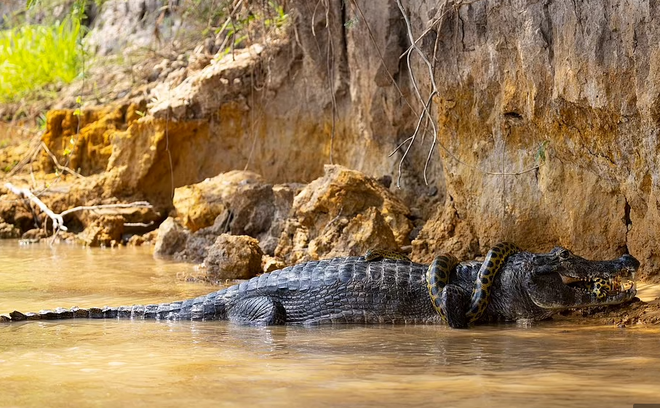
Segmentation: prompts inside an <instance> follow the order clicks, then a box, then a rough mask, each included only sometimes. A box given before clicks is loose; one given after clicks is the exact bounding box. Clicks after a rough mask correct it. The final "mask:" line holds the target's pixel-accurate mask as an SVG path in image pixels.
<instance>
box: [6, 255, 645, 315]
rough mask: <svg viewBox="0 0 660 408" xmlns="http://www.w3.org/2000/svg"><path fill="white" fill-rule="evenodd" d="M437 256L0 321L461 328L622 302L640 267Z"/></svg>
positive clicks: (378, 260) (310, 270)
mask: <svg viewBox="0 0 660 408" xmlns="http://www.w3.org/2000/svg"><path fill="white" fill-rule="evenodd" d="M495 249H497V251H495ZM440 260H442V261H443V262H444V263H440V261H438V262H435V261H434V264H431V265H424V264H419V263H414V262H410V261H409V260H407V259H388V258H386V257H385V258H383V257H379V256H376V257H370V258H369V259H367V258H365V257H348V258H333V259H328V260H321V261H312V262H307V263H303V264H299V265H294V266H291V267H287V268H284V269H281V270H278V271H274V272H271V273H266V274H263V275H261V276H258V277H255V278H252V279H250V280H248V281H245V282H242V283H240V284H238V285H234V286H231V287H229V288H227V289H223V290H220V291H217V292H213V293H211V294H208V295H206V296H201V297H198V298H195V299H187V300H182V301H176V302H169V303H162V304H159V305H147V306H122V307H104V308H88V309H81V308H73V309H63V308H58V309H55V310H51V311H42V312H39V313H33V314H23V313H20V312H16V311H15V312H12V313H10V315H9V316H5V317H3V320H4V321H21V320H37V319H70V318H132V319H147V318H151V319H173V320H230V321H232V322H236V323H242V324H260V325H270V324H303V325H315V324H324V323H361V324H365V323H440V322H442V321H443V320H445V321H446V322H447V323H448V324H449V325H450V326H451V327H456V328H464V327H468V326H469V325H470V324H475V323H482V322H487V321H492V320H518V319H525V320H539V319H545V318H547V317H549V316H551V315H552V314H554V313H556V312H557V311H559V310H562V309H566V308H574V307H588V306H598V305H605V304H617V303H622V302H626V301H628V300H631V299H632V298H633V297H634V296H635V292H636V291H635V285H634V272H635V271H636V269H637V268H638V267H639V262H638V261H637V260H636V259H635V258H634V257H632V256H630V255H623V256H622V257H620V258H618V259H613V260H609V261H590V260H586V259H584V258H581V257H579V256H576V255H574V254H572V253H570V251H568V250H566V249H564V248H555V249H554V250H552V251H550V252H549V253H543V254H534V253H531V252H526V251H520V250H518V249H517V248H515V247H514V246H512V245H510V244H502V245H498V246H496V247H495V248H494V249H493V250H492V251H490V252H489V255H487V259H486V261H484V262H477V261H470V262H463V263H459V264H456V263H455V262H454V261H453V260H452V259H450V258H442V257H441V259H440ZM434 265H435V266H434ZM447 277H448V280H447ZM486 278H487V279H486ZM603 282H605V283H606V285H604V284H603ZM443 285H444V286H443ZM440 286H442V287H440ZM590 288H592V289H590ZM596 288H598V290H596Z"/></svg>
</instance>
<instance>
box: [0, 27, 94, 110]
mask: <svg viewBox="0 0 660 408" xmlns="http://www.w3.org/2000/svg"><path fill="white" fill-rule="evenodd" d="M79 33H80V23H79V22H78V21H75V20H71V19H66V20H65V21H64V22H62V23H57V24H53V25H48V26H44V25H24V26H21V27H17V28H14V29H11V30H5V31H0V103H3V102H14V101H18V100H20V99H22V98H25V97H28V96H38V95H39V94H41V93H47V92H48V91H49V90H50V91H52V90H53V87H52V86H53V85H57V84H61V83H69V82H71V81H73V80H74V79H75V78H76V76H78V74H79V72H80V61H81V60H80V57H79V48H78V35H79Z"/></svg>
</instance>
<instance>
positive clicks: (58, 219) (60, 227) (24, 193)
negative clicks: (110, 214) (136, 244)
mask: <svg viewBox="0 0 660 408" xmlns="http://www.w3.org/2000/svg"><path fill="white" fill-rule="evenodd" d="M5 187H6V188H7V189H9V190H10V191H11V192H12V193H14V194H16V195H18V196H21V197H25V198H28V199H29V200H30V201H32V202H33V203H35V204H36V205H37V206H38V207H39V208H40V209H41V211H43V212H44V213H45V214H46V215H47V216H48V217H49V218H50V219H51V220H53V238H55V236H56V235H57V233H58V232H59V231H67V228H66V226H65V225H64V216H65V215H67V214H71V213H73V212H77V211H95V210H103V209H112V208H152V205H151V204H149V203H148V202H147V201H136V202H133V203H120V204H99V205H83V206H78V207H74V208H70V209H68V210H65V211H62V212H61V213H59V214H55V213H54V212H53V211H52V210H51V209H50V208H48V206H47V205H46V204H44V203H43V201H41V200H40V199H39V197H37V196H35V195H34V194H33V193H32V191H30V189H28V188H19V187H16V186H14V185H13V184H11V183H9V182H7V183H5ZM51 244H52V241H51Z"/></svg>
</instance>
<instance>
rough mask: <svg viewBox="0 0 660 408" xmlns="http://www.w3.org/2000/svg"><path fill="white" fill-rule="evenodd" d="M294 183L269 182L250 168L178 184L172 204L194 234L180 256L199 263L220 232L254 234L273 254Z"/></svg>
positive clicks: (288, 207)
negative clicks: (278, 183) (184, 184)
mask: <svg viewBox="0 0 660 408" xmlns="http://www.w3.org/2000/svg"><path fill="white" fill-rule="evenodd" d="M298 189H299V187H298V186H296V185H275V186H273V185H270V184H266V183H263V182H262V178H261V176H259V175H258V174H256V173H253V172H249V171H231V172H228V173H223V174H220V175H218V176H216V177H213V178H211V179H206V180H204V181H203V182H201V183H197V184H193V185H190V186H184V187H180V188H177V189H176V190H175V193H174V208H175V210H176V214H177V218H178V220H179V221H180V223H181V224H182V225H183V226H185V227H186V228H187V229H188V230H190V231H192V232H193V234H192V235H191V237H190V240H189V241H188V243H187V244H186V249H185V251H184V253H182V254H180V256H179V257H180V258H182V259H187V260H189V261H193V262H199V261H200V257H201V258H203V257H204V256H205V249H204V248H205V247H208V246H209V245H211V244H213V242H214V241H215V237H217V236H218V235H220V234H222V233H230V234H232V235H248V236H251V237H254V238H256V239H257V240H258V241H259V242H260V245H261V248H262V250H263V251H264V253H267V254H270V255H272V254H273V253H274V252H275V247H276V246H277V242H278V239H279V236H280V234H281V232H282V229H283V224H284V221H285V220H286V217H287V216H288V215H289V211H290V209H291V205H292V203H293V195H294V192H295V191H297V190H298Z"/></svg>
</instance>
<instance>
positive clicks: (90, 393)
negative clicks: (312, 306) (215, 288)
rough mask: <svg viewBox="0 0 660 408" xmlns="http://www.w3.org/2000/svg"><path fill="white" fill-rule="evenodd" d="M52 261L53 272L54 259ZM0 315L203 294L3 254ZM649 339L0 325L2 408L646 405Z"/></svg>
mask: <svg viewBox="0 0 660 408" xmlns="http://www.w3.org/2000/svg"><path fill="white" fill-rule="evenodd" d="M54 261H56V262H55V263H53V262H54ZM0 262H1V264H2V265H3V268H2V269H1V270H0V310H1V311H9V310H12V309H14V308H19V309H24V310H30V309H32V310H38V309H40V308H43V307H54V306H59V305H63V306H68V305H73V304H79V305H80V306H84V305H99V304H113V305H116V304H122V303H129V304H130V303H134V302H152V301H160V300H165V299H170V298H171V297H172V296H176V297H187V296H195V295H197V294H201V293H206V292H209V291H210V290H212V289H211V288H209V287H207V286H203V285H192V284H187V283H182V282H179V281H177V280H176V279H175V278H173V276H175V274H176V272H177V271H179V270H181V268H187V267H189V266H187V265H172V264H168V263H165V262H155V261H153V260H152V259H151V257H150V255H149V254H148V252H146V251H143V250H132V249H131V250H124V249H122V250H119V251H118V250H107V251H103V250H86V249H80V248H69V247H65V248H61V247H60V248H56V249H55V250H51V249H49V248H47V247H45V248H44V247H32V248H28V249H27V250H22V249H16V248H15V247H10V246H7V244H6V243H0ZM659 334H660V329H657V328H644V329H638V328H629V329H618V328H615V327H590V326H587V325H583V324H581V325H579V326H577V325H572V324H571V323H570V322H568V321H561V322H543V323H539V324H535V325H532V326H531V327H519V326H517V325H515V324H501V325H494V326H482V327H478V328H475V329H474V330H468V331H460V330H451V329H448V328H446V327H444V326H334V327H333V326H326V327H314V328H302V327H245V326H237V325H232V324H227V323H224V322H192V323H191V322H150V321H116V320H112V321H85V320H74V321H63V322H30V323H18V324H9V325H0V406H2V407H4V406H50V407H71V406H90V405H100V406H159V407H175V406H176V407H179V406H191V405H192V406H195V407H200V406H201V407H206V406H209V407H210V406H213V407H217V406H247V405H254V406H274V407H280V406H284V407H291V406H315V407H326V406H327V407H336V406H350V407H352V406H366V407H370V406H374V407H376V406H377V407H382V406H429V405H431V406H433V405H440V406H450V407H474V406H477V405H480V406H510V405H512V404H513V405H516V406H517V405H525V406H538V407H550V406H552V407H556V406H562V407H563V406H566V407H585V406H599V407H600V406H604V407H608V406H611V407H615V406H616V407H621V406H629V407H630V406H632V404H633V403H653V402H655V403H658V402H660V391H659V387H658V383H659V380H660V349H659V348H658V346H657V345H658V335H659Z"/></svg>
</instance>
